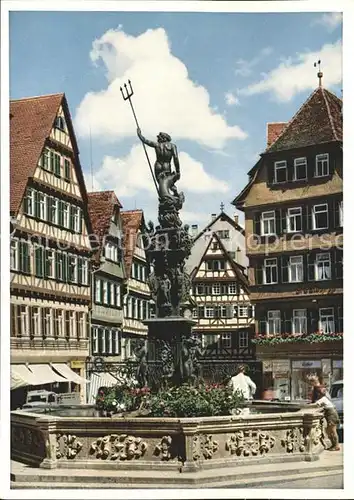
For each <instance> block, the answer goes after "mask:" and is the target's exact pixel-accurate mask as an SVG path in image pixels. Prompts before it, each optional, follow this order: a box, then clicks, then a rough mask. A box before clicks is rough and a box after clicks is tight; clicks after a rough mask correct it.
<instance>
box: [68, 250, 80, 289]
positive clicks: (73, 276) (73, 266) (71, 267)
mask: <svg viewBox="0 0 354 500" xmlns="http://www.w3.org/2000/svg"><path fill="white" fill-rule="evenodd" d="M77 267H78V266H77V256H76V255H68V281H70V282H71V283H77V274H78V273H77Z"/></svg>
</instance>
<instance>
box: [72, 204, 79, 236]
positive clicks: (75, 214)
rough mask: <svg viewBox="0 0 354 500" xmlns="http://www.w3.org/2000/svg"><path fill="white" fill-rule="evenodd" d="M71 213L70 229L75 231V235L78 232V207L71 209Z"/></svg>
mask: <svg viewBox="0 0 354 500" xmlns="http://www.w3.org/2000/svg"><path fill="white" fill-rule="evenodd" d="M71 213H72V229H73V230H74V231H75V233H79V232H80V209H79V207H74V206H72V207H71Z"/></svg>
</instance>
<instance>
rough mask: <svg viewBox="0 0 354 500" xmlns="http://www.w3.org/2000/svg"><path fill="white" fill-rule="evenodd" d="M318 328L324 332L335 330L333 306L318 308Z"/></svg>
mask: <svg viewBox="0 0 354 500" xmlns="http://www.w3.org/2000/svg"><path fill="white" fill-rule="evenodd" d="M319 330H320V332H322V333H324V334H328V333H334V332H335V329H334V314H333V307H328V308H327V309H320V321H319Z"/></svg>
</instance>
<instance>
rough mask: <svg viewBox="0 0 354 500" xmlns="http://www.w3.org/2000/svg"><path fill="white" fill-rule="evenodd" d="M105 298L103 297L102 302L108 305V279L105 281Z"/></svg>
mask: <svg viewBox="0 0 354 500" xmlns="http://www.w3.org/2000/svg"><path fill="white" fill-rule="evenodd" d="M102 290H103V298H102V302H103V304H105V305H107V304H108V282H107V281H103V288H102Z"/></svg>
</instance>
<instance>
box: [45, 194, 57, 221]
mask: <svg viewBox="0 0 354 500" xmlns="http://www.w3.org/2000/svg"><path fill="white" fill-rule="evenodd" d="M47 220H48V222H52V223H53V224H58V200H57V199H56V198H54V197H53V196H47Z"/></svg>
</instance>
